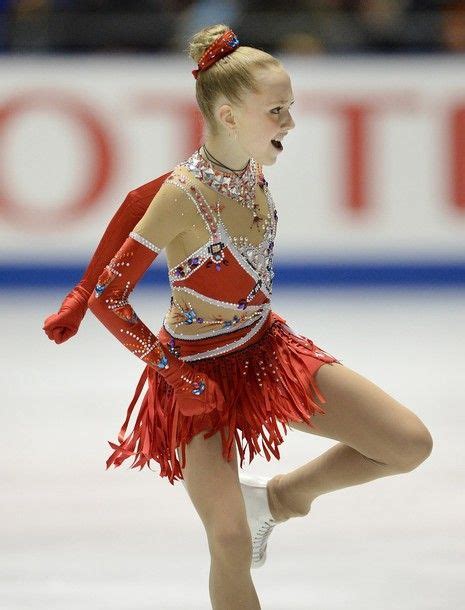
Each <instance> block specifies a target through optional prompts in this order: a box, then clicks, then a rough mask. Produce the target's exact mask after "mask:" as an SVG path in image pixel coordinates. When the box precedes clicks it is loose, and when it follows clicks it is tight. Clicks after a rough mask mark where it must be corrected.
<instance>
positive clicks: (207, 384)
mask: <svg viewBox="0 0 465 610" xmlns="http://www.w3.org/2000/svg"><path fill="white" fill-rule="evenodd" d="M157 370H158V372H160V373H161V375H163V377H164V378H165V379H166V381H167V383H168V384H169V385H170V386H172V387H173V390H174V395H175V397H176V402H177V403H178V406H179V410H180V411H181V413H182V414H183V415H186V416H189V415H199V414H202V413H208V412H209V411H212V410H213V409H216V410H218V411H222V410H223V409H224V408H225V407H226V404H225V399H224V394H223V392H222V390H221V388H220V386H219V384H218V383H217V382H216V381H214V380H213V379H211V378H209V377H207V376H206V375H205V374H203V373H197V372H196V371H195V369H194V368H193V366H192V365H191V364H189V363H188V362H183V361H182V360H179V359H177V358H170V360H169V366H168V367H165V368H163V369H157Z"/></svg>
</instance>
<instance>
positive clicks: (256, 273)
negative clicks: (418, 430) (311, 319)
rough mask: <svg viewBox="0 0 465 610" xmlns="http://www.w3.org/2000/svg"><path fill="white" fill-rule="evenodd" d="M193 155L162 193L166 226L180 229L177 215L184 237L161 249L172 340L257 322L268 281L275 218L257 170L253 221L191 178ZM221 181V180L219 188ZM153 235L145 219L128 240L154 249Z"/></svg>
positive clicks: (266, 304) (156, 238) (265, 304)
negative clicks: (167, 197) (166, 199)
mask: <svg viewBox="0 0 465 610" xmlns="http://www.w3.org/2000/svg"><path fill="white" fill-rule="evenodd" d="M198 155H199V153H198V152H197V153H194V155H192V156H191V157H189V159H188V160H187V161H185V162H183V163H180V164H179V165H177V166H176V167H175V168H174V170H173V172H172V174H171V175H170V176H169V178H168V179H167V180H166V181H165V183H164V185H163V189H164V190H165V191H167V190H168V189H169V192H170V194H171V197H172V198H173V197H174V199H173V200H172V203H173V205H172V218H171V222H172V223H179V222H180V220H181V219H180V218H179V214H182V217H183V218H182V226H183V227H184V230H183V231H182V232H181V233H179V234H177V235H176V237H175V238H174V239H173V240H172V241H170V242H169V243H168V244H167V245H166V247H165V252H166V258H167V264H168V275H169V282H170V287H171V302H170V307H169V310H168V311H167V313H166V315H165V319H164V325H165V327H166V329H167V330H168V331H169V332H170V333H171V334H172V335H173V336H174V337H176V336H177V337H179V338H184V337H192V338H194V337H195V336H196V335H198V336H201V337H202V338H203V337H208V336H214V335H218V334H224V333H227V332H230V331H233V330H236V329H239V328H244V327H247V326H250V325H253V324H254V323H255V322H257V321H258V320H260V319H264V317H265V316H266V314H267V313H268V311H269V308H270V299H271V293H272V282H273V275H274V274H273V269H272V256H273V246H274V239H275V235H276V225H277V218H278V216H277V213H276V210H275V206H274V202H273V200H272V198H271V195H270V193H269V190H268V187H267V183H266V181H265V180H264V178H263V175H262V173H261V167H260V166H259V165H258V164H257V163H256V162H255V161H254V160H253V159H251V165H250V172H251V174H250V175H252V173H253V175H254V177H255V179H256V186H255V188H254V189H253V191H252V192H254V193H255V198H254V204H255V213H256V214H257V215H258V220H255V221H254V213H253V211H252V210H251V209H248V208H247V207H246V206H245V205H243V204H242V203H241V202H240V201H238V199H236V198H234V196H235V192H231V190H230V189H229V188H228V186H227V185H226V186H225V187H224V188H223V186H224V185H223V186H221V190H223V191H224V192H218V190H215V189H214V188H212V186H211V184H210V185H209V184H208V183H206V182H205V181H203V180H202V176H200V177H199V172H198V171H193V170H196V169H197V168H196V166H195V161H196V160H198V159H199V157H198ZM193 163H194V165H192V164H193ZM228 175H229V173H228V172H221V173H220V176H221V179H223V178H224V179H225V180H226V182H227V178H228ZM215 184H216V185H217V182H216V183H215ZM230 195H232V196H230ZM169 222H170V218H169V217H168V214H167V215H166V223H167V224H169ZM165 228H166V226H165ZM159 230H160V229H159V227H157V226H153V223H151V221H150V215H147V216H146V217H144V218H143V219H142V220H141V221H140V222H139V224H138V225H136V227H135V228H134V230H133V232H132V233H131V235H132V236H133V237H135V238H136V239H145V240H147V243H151V244H154V245H155V246H156V247H157V246H158V247H160V243H161V242H160V240H161V236H160V234H159ZM175 233H176V231H175V230H174V229H173V230H171V234H175Z"/></svg>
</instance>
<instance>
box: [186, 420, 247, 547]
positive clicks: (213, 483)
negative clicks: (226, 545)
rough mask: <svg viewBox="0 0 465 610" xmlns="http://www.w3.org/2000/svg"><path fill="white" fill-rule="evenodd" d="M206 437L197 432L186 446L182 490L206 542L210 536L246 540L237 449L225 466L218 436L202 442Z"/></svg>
mask: <svg viewBox="0 0 465 610" xmlns="http://www.w3.org/2000/svg"><path fill="white" fill-rule="evenodd" d="M205 433H206V432H205V431H203V432H200V433H199V434H197V435H196V436H194V437H193V439H192V440H191V442H190V443H189V444H188V445H186V466H185V468H184V469H183V470H182V473H183V477H184V481H183V483H184V486H185V487H186V490H187V492H188V494H189V497H190V499H191V500H192V502H193V504H194V507H195V509H196V511H197V513H198V514H199V517H200V519H201V520H202V523H203V524H204V526H205V529H206V531H207V534H208V535H209V538H210V535H212V534H213V535H215V538H216V539H217V538H218V537H220V538H222V537H227V538H241V539H244V538H245V539H247V538H248V537H249V536H250V530H249V526H248V523H247V515H246V511H245V503H244V498H243V495H242V491H241V486H240V481H239V472H238V457H237V448H236V447H235V445H234V449H233V452H232V453H233V457H232V460H231V461H230V462H228V461H227V460H226V459H225V458H224V457H223V455H222V443H221V433H220V432H217V433H216V434H214V435H213V436H211V437H209V438H207V439H204V438H203V435H204V434H205ZM178 458H180V452H179V451H178Z"/></svg>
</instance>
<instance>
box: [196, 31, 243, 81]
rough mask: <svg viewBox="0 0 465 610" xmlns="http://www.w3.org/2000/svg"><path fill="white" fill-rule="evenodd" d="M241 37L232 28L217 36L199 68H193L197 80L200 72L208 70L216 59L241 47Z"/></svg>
mask: <svg viewBox="0 0 465 610" xmlns="http://www.w3.org/2000/svg"><path fill="white" fill-rule="evenodd" d="M239 46H240V44H239V39H238V38H237V36H236V34H234V32H233V31H232V30H227V31H226V32H225V33H224V34H222V35H221V36H220V37H219V38H217V39H216V40H215V41H214V42H213V43H212V44H211V45H210V46H209V47H208V49H207V50H206V51H205V53H204V54H203V55H202V57H201V58H200V60H199V63H198V68H197V69H195V70H192V74H193V75H194V78H195V79H196V80H197V77H198V75H199V72H204V71H205V70H208V68H209V67H210V66H212V65H213V64H214V63H215V62H216V61H218V60H219V59H221V58H222V57H225V56H226V55H229V54H230V53H232V52H233V51H235V50H236V49H237V47H239Z"/></svg>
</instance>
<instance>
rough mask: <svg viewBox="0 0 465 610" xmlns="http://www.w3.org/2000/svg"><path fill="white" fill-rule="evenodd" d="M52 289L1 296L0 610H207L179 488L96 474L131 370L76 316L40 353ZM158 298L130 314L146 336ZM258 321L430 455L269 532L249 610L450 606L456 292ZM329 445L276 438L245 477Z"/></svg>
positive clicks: (124, 471) (311, 300)
mask: <svg viewBox="0 0 465 610" xmlns="http://www.w3.org/2000/svg"><path fill="white" fill-rule="evenodd" d="M65 292H66V291H64V290H50V291H44V292H39V291H38V292H28V291H25V290H18V291H15V292H3V293H0V303H1V304H0V314H1V319H2V322H3V325H2V326H3V331H2V334H3V337H2V366H1V374H2V388H3V400H2V422H3V431H2V432H3V434H2V458H3V459H2V460H1V488H2V502H1V507H2V513H3V515H2V519H1V521H0V524H1V525H0V527H1V551H0V560H1V577H0V578H1V583H0V608H1V609H2V610H51V609H58V608H59V609H60V610H84V609H85V610H107V609H108V610H110V609H111V610H136V609H137V610H174V609H176V610H208V609H209V608H210V607H211V606H210V602H209V596H208V573H209V553H208V546H207V541H206V536H205V534H204V530H203V525H202V522H201V521H200V518H199V517H198V515H197V513H196V512H195V509H194V507H193V505H192V504H191V501H190V499H189V497H188V495H187V492H186V490H185V489H184V487H183V485H182V484H181V483H180V482H177V483H176V484H175V486H174V487H173V486H172V485H170V484H169V482H168V481H167V479H165V478H164V479H162V478H161V477H159V476H158V475H157V472H151V471H150V470H148V469H144V470H142V471H139V470H138V469H130V467H129V465H130V464H131V463H132V460H127V461H126V462H125V463H124V465H123V466H121V467H120V468H117V469H114V468H113V467H112V468H111V469H110V470H108V471H106V470H105V460H106V459H107V458H108V456H109V455H110V453H111V451H112V450H111V448H110V446H109V445H108V443H107V441H108V440H111V441H113V442H116V440H117V435H118V432H119V429H120V426H121V424H122V423H123V421H124V418H125V415H126V408H127V405H128V403H129V401H130V399H131V398H132V396H133V393H134V390H135V385H136V383H137V380H138V379H139V376H140V373H141V371H142V368H143V367H142V366H141V363H140V361H139V360H138V359H137V358H135V357H134V356H133V355H131V354H130V353H129V352H128V351H127V350H125V349H124V348H123V347H122V346H121V344H120V343H119V342H117V341H116V340H115V338H114V337H113V336H112V335H110V333H109V332H108V331H107V330H106V329H105V328H104V327H103V326H102V325H101V324H100V323H99V322H98V321H97V320H96V319H95V318H94V317H93V316H92V314H91V313H88V314H87V316H86V318H85V319H84V321H83V323H82V326H81V329H80V332H79V334H78V335H76V336H75V337H73V338H72V339H70V340H69V341H68V342H66V343H64V344H61V345H56V344H55V343H53V342H51V341H50V340H49V339H47V337H46V335H45V334H44V332H43V331H42V329H41V327H42V324H43V320H44V318H45V317H46V316H47V315H49V314H50V313H52V312H54V311H56V310H57V308H58V305H59V303H60V302H61V299H62V297H63V296H64V294H65ZM168 300H169V299H168V297H167V296H166V295H164V296H163V298H160V297H157V296H154V293H153V292H152V291H147V290H143V291H139V292H138V293H135V294H134V297H133V300H132V302H133V305H134V307H135V309H136V311H137V312H138V314H139V315H140V316H141V318H142V319H143V320H144V322H146V323H147V324H148V326H150V328H152V330H158V328H159V327H160V324H161V320H162V317H163V314H164V312H165V311H166V309H167V306H168ZM273 308H274V310H275V311H277V312H278V313H279V314H280V315H282V316H283V317H284V318H285V319H286V320H287V321H288V323H289V324H290V325H291V326H293V327H294V328H295V329H296V330H297V331H298V332H299V333H301V334H305V335H306V336H308V337H309V338H311V339H312V340H313V341H314V342H315V343H316V344H317V345H319V346H320V347H322V348H323V349H325V350H326V351H328V352H329V353H331V354H333V355H335V356H336V357H337V358H339V359H340V360H341V361H342V362H343V364H345V365H346V366H348V367H350V368H352V369H354V370H355V371H357V372H358V373H360V374H362V375H364V376H365V377H367V378H368V379H370V380H371V381H373V382H374V383H376V384H378V385H379V386H380V387H382V388H383V389H384V390H385V391H386V392H388V393H389V394H390V395H391V396H393V397H394V398H395V399H397V400H398V401H399V402H401V403H402V404H404V405H405V406H407V407H408V408H409V409H411V410H412V411H414V412H415V413H416V414H417V415H418V416H419V417H420V418H421V419H422V420H423V422H424V423H425V424H426V426H427V427H428V428H429V430H430V432H431V434H432V436H433V440H434V448H433V452H432V454H431V455H430V457H429V458H428V459H427V460H426V461H425V462H424V463H423V464H421V465H420V466H419V467H418V468H417V469H415V470H413V471H412V472H409V473H406V474H401V475H397V476H392V477H385V478H381V479H378V480H376V481H372V482H369V483H366V484H364V485H360V486H356V487H350V488H346V489H342V490H338V491H335V492H332V493H329V494H325V495H323V496H321V497H319V498H318V499H317V500H316V501H315V502H314V504H313V506H312V510H311V513H310V514H309V515H308V516H307V517H306V518H301V519H293V520H291V521H289V522H287V523H285V524H283V525H282V526H281V527H277V528H276V529H275V530H274V532H273V534H272V536H271V538H270V542H269V548H268V559H267V562H266V564H265V565H264V566H263V567H262V568H260V569H259V570H253V572H252V577H253V579H254V583H255V586H256V589H257V592H258V595H259V597H260V600H261V605H262V608H263V609H264V610H304V609H305V610H307V609H308V610H310V609H312V610H342V609H344V610H346V609H350V610H352V609H353V610H391V609H392V610H394V609H395V610H456V609H459V608H463V607H465V579H464V571H463V566H464V561H465V552H464V551H465V544H464V540H465V524H464V521H463V515H464V513H465V502H464V494H463V487H464V482H465V479H464V473H465V467H464V463H465V444H464V441H463V439H464V430H465V426H464V421H465V415H464V412H465V388H464V371H465V367H464V364H465V358H464V345H465V291H463V290H458V289H457V290H455V289H448V290H447V289H440V290H439V289H436V288H424V289H418V288H417V289H415V290H407V289H400V288H399V289H393V290H390V291H386V290H378V289H373V288H364V289H358V290H352V291H351V290H346V289H344V290H339V289H334V288H333V289H322V288H313V289H311V290H308V291H305V290H298V291H288V290H286V291H283V290H277V291H275V293H274V295H273ZM133 417H134V413H133ZM334 444H335V441H333V440H331V439H325V438H321V437H319V436H316V435H307V434H304V433H302V432H299V431H297V430H292V429H289V430H288V434H287V436H286V437H285V440H284V443H283V444H282V445H281V446H280V452H281V460H280V462H278V461H277V460H274V461H272V462H267V461H266V459H265V457H260V456H258V457H256V458H255V460H254V462H253V463H252V464H251V465H250V466H249V465H247V464H246V468H245V469H246V470H248V471H250V472H255V473H260V474H264V475H273V474H275V473H278V472H286V471H288V470H291V469H294V468H295V467H297V466H299V465H301V464H302V463H304V462H306V461H309V460H311V459H313V458H314V457H316V456H317V455H319V454H320V453H321V452H323V451H325V450H326V449H328V448H329V447H331V446H332V445H334ZM152 468H153V469H154V470H156V471H157V470H158V465H157V464H156V462H152ZM238 610H239V609H238Z"/></svg>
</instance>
